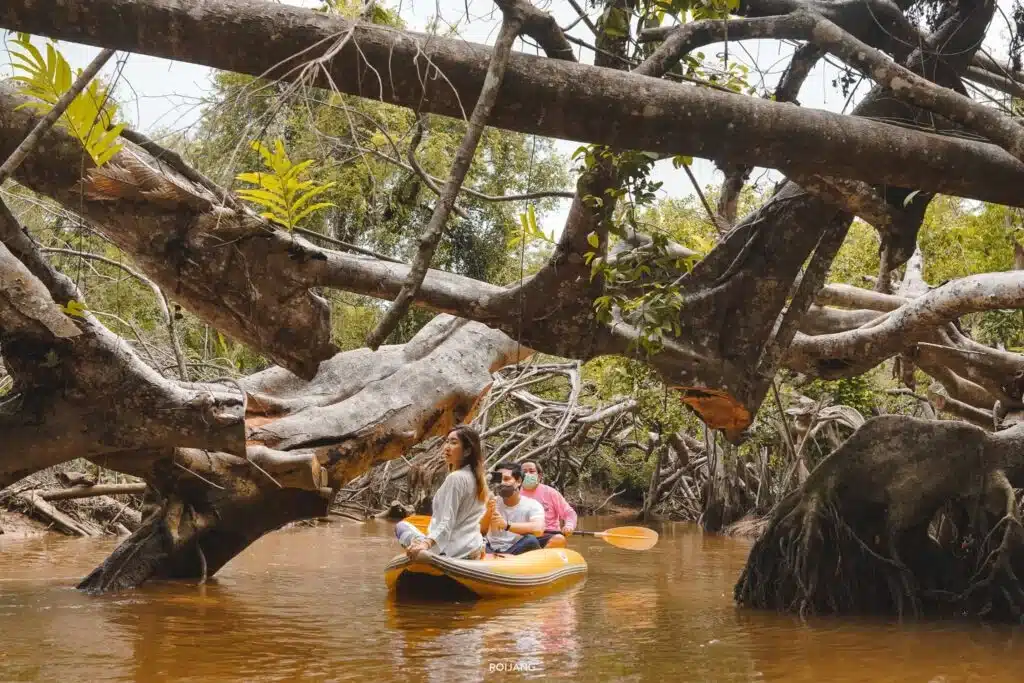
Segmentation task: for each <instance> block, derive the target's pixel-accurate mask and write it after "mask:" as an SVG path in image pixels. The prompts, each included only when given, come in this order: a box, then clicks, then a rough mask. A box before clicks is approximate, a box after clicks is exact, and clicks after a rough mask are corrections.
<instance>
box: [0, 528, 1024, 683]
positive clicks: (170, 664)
mask: <svg viewBox="0 0 1024 683" xmlns="http://www.w3.org/2000/svg"><path fill="white" fill-rule="evenodd" d="M610 525H611V521H610V520H597V519H589V520H584V522H583V524H582V526H584V528H605V527H607V526H610ZM391 530H392V526H391V525H390V524H387V523H382V522H372V523H366V524H356V523H351V524H345V525H341V524H336V525H332V526H324V527H319V528H300V529H292V530H287V531H281V532H277V533H274V534H271V535H269V536H267V537H265V538H263V539H261V540H260V541H259V542H257V543H256V544H255V545H254V546H253V547H251V548H250V549H249V550H248V551H246V552H245V553H243V554H242V555H241V556H240V557H238V558H236V559H235V560H234V561H232V562H231V563H230V564H228V566H227V567H225V568H224V569H223V570H222V571H221V572H220V573H219V574H218V575H217V577H216V579H215V581H213V582H211V583H209V584H208V585H206V586H195V585H189V584H167V583H165V584H151V585H147V586H146V587H144V588H143V589H141V590H136V591H131V592H127V593H122V594H119V595H113V596H104V597H89V596H86V595H82V594H80V593H79V592H77V591H75V590H74V588H73V586H74V584H75V582H76V581H77V580H78V579H80V578H81V577H82V576H84V575H85V574H86V573H88V571H89V570H90V569H92V567H93V566H95V565H96V564H97V563H98V562H100V561H101V560H102V559H103V558H104V557H105V556H106V555H107V553H108V552H109V551H110V550H111V549H112V548H113V547H114V545H115V542H113V541H111V540H97V539H63V538H58V539H54V538H51V537H47V538H35V539H25V538H22V539H12V538H9V537H8V538H5V537H4V536H2V535H0V680H2V681H21V680H26V681H27V680H35V681H163V680H176V681H203V682H204V683H205V682H213V681H278V680H316V681H320V680H333V681H390V680H402V681H446V682H447V681H477V680H517V679H520V678H532V679H535V680H552V679H565V680H570V679H571V680H579V681H602V680H614V681H664V682H665V683H669V682H670V681H796V682H803V681H808V682H810V681H814V682H815V683H817V682H829V683H849V682H853V681H873V682H886V681H901V682H902V681H920V682H921V683H929V682H934V683H940V682H941V683H954V682H958V681H986V682H992V683H1000V682H1003V681H1007V682H1009V681H1014V682H1017V681H1021V680H1024V633H1020V634H1018V633H1016V632H1015V631H1014V630H1013V629H1011V628H1007V627H999V628H986V627H982V626H977V625H971V624H964V623H956V622H944V623H929V624H924V625H902V626H901V625H898V624H893V623H886V622H883V621H878V620H865V619H861V620H838V619H816V620H812V621H809V622H801V621H800V620H798V619H795V618H791V617H787V616H780V615H776V614H766V613H760V612H753V611H748V610H740V609H737V608H736V607H735V606H734V605H733V603H732V599H731V596H732V586H733V583H734V581H735V580H736V577H737V576H738V574H739V571H740V569H741V568H742V566H743V562H744V560H745V558H746V553H747V549H748V548H749V542H747V541H743V540H737V539H728V538H718V537H712V536H704V535H702V534H701V533H700V532H699V531H696V530H694V529H693V528H692V527H688V526H685V525H668V526H665V527H663V528H662V529H661V532H662V540H661V542H660V543H659V544H658V546H657V547H656V548H655V549H654V550H652V551H648V552H645V553H631V552H628V551H625V550H619V549H616V548H612V547H610V546H608V545H605V544H604V543H603V542H601V541H599V540H595V539H582V538H580V537H577V538H576V539H574V540H573V547H575V548H576V549H578V550H580V551H581V552H582V553H583V555H584V556H585V557H586V558H587V560H588V562H589V565H590V572H589V576H588V578H587V580H586V582H585V583H584V584H582V585H580V586H578V587H576V588H574V589H572V590H571V591H569V592H566V593H562V594H560V595H555V596H552V597H548V598H543V599H539V600H536V601H533V602H527V603H523V604H514V603H513V604H509V603H504V604H497V603H492V604H487V603H478V604H476V605H436V604H408V603H399V604H396V603H393V602H392V601H390V600H389V599H388V596H387V593H386V591H385V588H384V581H383V574H382V568H383V566H384V564H385V563H386V562H387V561H388V560H389V559H390V558H391V557H392V556H393V555H395V554H396V547H397V546H396V545H395V543H394V541H393V536H392V535H391V533H392V532H391Z"/></svg>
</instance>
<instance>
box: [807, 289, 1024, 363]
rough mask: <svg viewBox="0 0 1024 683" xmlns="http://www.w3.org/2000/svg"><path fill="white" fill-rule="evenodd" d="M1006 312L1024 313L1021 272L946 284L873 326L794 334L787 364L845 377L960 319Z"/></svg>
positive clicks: (1023, 291)
mask: <svg viewBox="0 0 1024 683" xmlns="http://www.w3.org/2000/svg"><path fill="white" fill-rule="evenodd" d="M1004 308H1024V273H1022V272H1019V271H1010V272H1005V273H985V274H982V275H972V276H969V277H965V278H961V279H959V280H953V281H951V282H947V283H946V284H944V285H942V286H941V287H938V288H936V289H933V290H931V291H930V292H928V293H927V294H924V295H922V296H920V297H918V298H917V299H913V300H911V301H910V302H908V303H906V304H904V305H903V306H901V307H900V308H898V309H896V310H894V311H892V312H891V313H889V315H888V316H886V317H885V319H884V320H882V321H881V322H879V323H878V324H876V325H874V326H873V327H868V328H863V329H858V330H853V331H851V332H843V333H839V334H826V335H820V336H817V337H808V336H806V335H803V334H797V336H796V338H795V339H794V340H793V344H792V346H791V347H790V350H789V355H788V357H787V364H788V365H791V366H793V367H803V368H807V367H816V368H817V369H818V370H819V371H820V374H823V375H827V374H828V373H829V371H830V368H831V369H833V370H834V369H836V368H837V366H841V368H842V371H843V372H844V373H849V372H855V371H861V372H862V371H866V370H868V369H870V368H872V367H874V366H875V365H877V364H878V363H880V362H882V361H883V360H885V359H886V358H888V357H889V356H891V355H893V354H895V353H898V352H899V351H901V350H902V349H904V348H907V347H909V346H912V345H913V344H914V343H916V342H918V341H923V340H924V339H925V338H927V337H928V335H930V334H932V333H933V331H934V330H935V328H936V327H940V326H942V325H943V324H945V323H947V322H950V321H952V320H956V319H957V318H959V317H960V316H962V315H966V314H968V313H975V312H978V311H991V310H998V309H1004Z"/></svg>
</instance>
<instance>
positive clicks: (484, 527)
mask: <svg viewBox="0 0 1024 683" xmlns="http://www.w3.org/2000/svg"><path fill="white" fill-rule="evenodd" d="M494 500H495V499H494V496H490V497H489V498H488V499H487V507H486V508H485V509H484V516H483V517H481V518H480V535H481V536H486V535H487V533H488V532H489V531H490V530H491V521H492V520H493V519H494V505H495V502H494Z"/></svg>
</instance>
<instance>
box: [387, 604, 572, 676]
mask: <svg viewBox="0 0 1024 683" xmlns="http://www.w3.org/2000/svg"><path fill="white" fill-rule="evenodd" d="M585 585H586V584H580V585H577V586H574V587H573V588H571V589H569V590H568V591H566V592H564V593H560V594H558V595H554V596H549V597H544V598H540V599H536V600H528V601H524V600H522V599H503V600H482V601H478V602H475V603H466V604H459V605H450V604H438V603H426V602H415V601H411V600H408V599H403V600H401V601H399V600H395V599H391V598H389V599H388V601H387V615H388V621H387V625H388V627H389V629H391V630H393V631H394V632H395V635H396V638H395V639H394V642H396V643H397V645H396V646H395V648H394V661H395V663H396V666H397V667H398V670H400V671H403V672H404V671H407V670H408V669H410V668H411V669H412V670H413V671H425V672H426V673H425V676H426V677H425V678H423V679H422V680H427V681H454V680H477V679H478V677H479V676H480V675H481V674H483V673H487V674H491V673H494V674H499V673H510V672H511V673H514V674H516V675H517V676H522V677H527V678H530V677H534V678H550V677H551V676H552V673H553V672H557V673H558V674H559V675H570V676H571V675H572V674H573V673H575V672H576V671H577V670H578V668H579V665H580V662H581V659H582V653H581V641H580V634H579V633H578V631H577V628H578V621H577V610H578V605H577V603H578V601H579V596H580V591H582V590H583V588H584V586H585Z"/></svg>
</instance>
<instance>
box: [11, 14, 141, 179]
mask: <svg viewBox="0 0 1024 683" xmlns="http://www.w3.org/2000/svg"><path fill="white" fill-rule="evenodd" d="M8 42H9V52H10V54H11V58H12V62H11V67H12V68H13V69H14V70H15V76H14V77H13V78H12V79H11V80H13V81H15V82H17V83H20V84H21V85H20V90H21V92H22V93H24V94H25V95H28V96H30V97H32V98H34V100H32V101H29V102H27V103H25V104H23V105H21V107H28V108H31V109H35V110H36V111H38V112H39V113H41V114H43V113H46V112H48V111H49V110H50V109H51V108H53V107H54V105H56V104H57V101H58V100H59V99H60V97H61V95H63V94H64V93H66V92H67V91H68V90H69V89H70V88H71V85H72V83H73V82H74V76H77V75H79V74H81V72H82V70H81V69H76V70H75V75H74V76H73V75H72V72H71V65H70V64H68V61H67V60H66V59H64V55H62V54H61V53H60V50H58V49H57V48H56V46H55V44H54V43H53V42H50V43H47V44H46V56H45V57H44V56H43V55H42V53H41V52H40V51H39V49H38V48H37V47H36V46H35V45H33V44H32V39H31V37H30V36H29V35H28V34H27V33H18V34H16V36H15V38H13V39H11V40H9V41H8ZM19 72H20V73H19ZM21 107H19V109H20V108H21ZM117 109H118V107H117V103H116V102H115V101H114V99H113V98H112V97H111V95H110V90H109V88H107V87H105V86H102V85H100V84H99V82H98V81H97V80H96V79H93V80H92V81H90V82H89V85H88V86H87V87H86V88H85V89H84V90H83V91H82V92H81V93H79V94H78V95H77V96H76V97H75V98H74V99H73V100H72V101H71V104H70V105H68V107H67V109H66V110H65V111H64V114H63V115H62V116H61V117H60V120H59V121H60V123H62V124H63V125H64V126H65V127H66V128H67V130H68V132H69V133H71V135H72V136H74V137H75V138H76V139H77V140H78V141H79V142H81V143H82V146H83V147H85V150H86V151H87V152H88V153H89V156H90V157H92V160H93V162H94V163H95V164H96V165H97V166H102V165H103V164H105V163H107V162H108V161H109V160H110V159H111V158H112V157H113V156H114V155H115V154H117V153H118V152H119V151H120V150H121V147H122V145H121V144H120V143H119V142H117V138H118V136H119V135H120V134H121V131H122V129H123V128H124V124H123V123H117V124H115V123H114V120H115V117H116V116H117Z"/></svg>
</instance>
